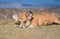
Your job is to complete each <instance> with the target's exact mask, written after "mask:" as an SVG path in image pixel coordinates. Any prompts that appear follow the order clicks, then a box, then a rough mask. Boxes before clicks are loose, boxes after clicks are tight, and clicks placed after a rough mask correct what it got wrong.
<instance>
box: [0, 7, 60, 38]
mask: <svg viewBox="0 0 60 39" xmlns="http://www.w3.org/2000/svg"><path fill="white" fill-rule="evenodd" d="M29 10H32V11H33V12H34V13H41V12H54V13H58V14H60V9H39V8H37V9H36V8H35V9H0V39H60V25H47V26H41V27H38V28H33V29H32V28H24V29H21V28H19V25H16V24H15V21H14V20H13V19H12V18H11V15H12V13H13V11H15V13H22V12H26V11H29Z"/></svg>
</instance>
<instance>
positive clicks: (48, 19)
mask: <svg viewBox="0 0 60 39" xmlns="http://www.w3.org/2000/svg"><path fill="white" fill-rule="evenodd" d="M27 14H28V13H27ZM32 18H33V19H32V20H31V19H28V17H26V13H22V14H19V15H18V21H20V22H21V23H20V25H21V26H24V27H26V26H29V27H31V28H35V27H37V26H40V25H49V24H52V23H53V22H54V23H58V24H60V22H59V19H58V17H56V16H55V15H53V14H49V13H43V14H38V13H35V14H33V15H32ZM25 20H26V21H27V22H26V23H24V22H23V21H25Z"/></svg>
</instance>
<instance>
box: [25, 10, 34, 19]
mask: <svg viewBox="0 0 60 39" xmlns="http://www.w3.org/2000/svg"><path fill="white" fill-rule="evenodd" d="M25 16H26V17H27V18H28V19H31V18H32V16H33V12H31V11H28V12H27V13H26V14H25Z"/></svg>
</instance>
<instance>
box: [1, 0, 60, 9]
mask: <svg viewBox="0 0 60 39" xmlns="http://www.w3.org/2000/svg"><path fill="white" fill-rule="evenodd" d="M36 7H39V8H47V7H51V8H60V0H0V8H36Z"/></svg>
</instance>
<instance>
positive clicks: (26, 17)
mask: <svg viewBox="0 0 60 39" xmlns="http://www.w3.org/2000/svg"><path fill="white" fill-rule="evenodd" d="M32 16H33V13H32V12H31V11H28V12H27V13H21V14H18V15H17V14H13V15H12V17H13V19H14V20H16V21H18V22H19V23H20V27H21V28H27V27H28V26H29V25H30V24H31V21H32V18H33V17H32Z"/></svg>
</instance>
